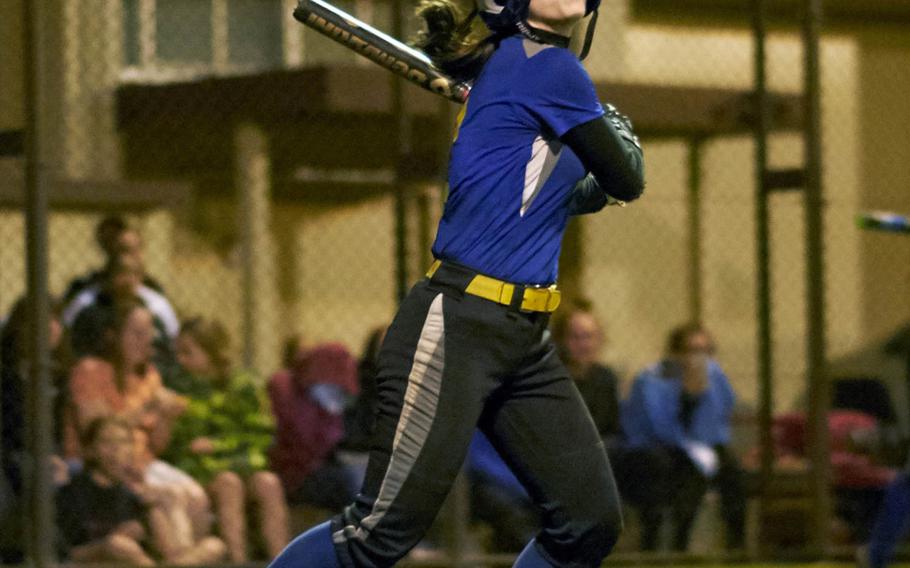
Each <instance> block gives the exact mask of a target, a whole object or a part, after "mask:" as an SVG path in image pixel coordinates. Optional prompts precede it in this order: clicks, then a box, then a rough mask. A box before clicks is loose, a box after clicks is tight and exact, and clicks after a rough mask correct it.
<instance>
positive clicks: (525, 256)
mask: <svg viewBox="0 0 910 568" xmlns="http://www.w3.org/2000/svg"><path fill="white" fill-rule="evenodd" d="M602 115H603V108H602V107H601V105H600V101H599V100H598V98H597V93H596V91H595V88H594V84H593V83H592V81H591V78H590V77H589V76H588V74H587V72H586V71H585V70H584V68H583V67H582V66H581V63H580V62H579V61H578V58H576V57H575V55H574V54H573V53H572V52H571V51H569V50H567V49H563V48H559V47H553V46H547V45H542V44H538V43H534V42H532V41H530V40H527V39H524V38H522V37H520V36H512V37H509V38H507V39H505V40H503V41H502V43H501V44H500V46H499V48H498V49H497V50H496V51H495V52H494V54H493V56H492V57H491V58H490V60H489V61H487V63H486V65H485V66H484V68H483V71H482V72H481V74H480V76H479V77H478V78H477V81H476V83H475V84H474V87H473V88H472V89H471V95H470V97H469V99H468V102H467V107H466V108H465V109H464V118H463V119H462V121H461V124H460V126H459V130H458V133H457V136H456V140H455V144H454V145H453V146H452V153H451V157H450V160H449V198H448V200H447V201H446V205H445V211H444V212H443V216H442V220H441V221H440V223H439V231H438V233H437V236H436V242H435V243H434V244H433V254H434V256H436V258H439V259H442V260H451V261H454V262H458V263H460V264H463V265H465V266H468V267H470V268H473V269H474V270H476V271H478V272H480V273H482V274H487V275H489V276H493V277H495V278H499V279H501V280H506V281H509V282H514V283H519V284H540V285H548V284H552V283H553V282H555V281H556V276H557V271H558V264H559V251H560V248H561V245H562V236H563V233H564V232H565V228H566V223H567V222H568V217H569V210H568V199H569V195H570V193H571V191H572V188H573V187H574V185H575V184H576V183H577V182H578V181H579V180H580V179H581V178H583V177H584V176H585V174H586V173H587V172H586V171H585V169H584V167H583V166H582V164H581V162H580V161H579V160H578V158H577V157H576V156H575V154H574V153H572V151H571V150H570V149H569V148H567V147H564V146H563V145H562V144H561V143H560V141H559V137H560V136H562V135H563V134H565V133H566V132H567V131H568V130H571V129H572V128H574V127H575V126H578V125H579V124H583V123H585V122H589V121H591V120H594V119H596V118H598V117H600V116H602Z"/></svg>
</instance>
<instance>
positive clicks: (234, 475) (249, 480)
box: [165, 318, 289, 563]
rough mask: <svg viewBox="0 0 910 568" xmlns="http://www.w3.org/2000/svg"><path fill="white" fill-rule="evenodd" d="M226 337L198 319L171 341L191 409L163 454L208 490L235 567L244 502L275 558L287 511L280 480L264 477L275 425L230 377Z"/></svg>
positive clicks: (242, 556)
mask: <svg viewBox="0 0 910 568" xmlns="http://www.w3.org/2000/svg"><path fill="white" fill-rule="evenodd" d="M229 343H230V342H229V337H228V334H227V331H225V329H224V327H223V326H222V325H221V324H220V323H218V322H217V321H208V320H204V319H201V318H196V319H192V320H189V321H187V322H186V323H184V324H183V327H182V328H181V330H180V335H179V336H178V338H177V360H178V362H179V364H180V372H179V373H178V374H177V376H176V377H175V379H174V383H173V386H174V388H175V390H176V391H177V392H179V393H180V394H183V395H185V396H187V397H188V398H189V406H188V408H187V411H186V413H184V414H183V415H182V416H181V417H180V418H179V419H178V420H177V422H176V424H175V426H174V431H173V437H172V441H171V445H170V448H169V450H168V452H167V453H166V454H165V456H166V457H168V458H169V459H170V460H171V461H173V463H174V464H176V465H177V466H178V467H179V468H180V469H182V470H183V471H186V472H187V473H189V474H190V475H192V476H193V477H194V478H195V479H196V480H197V481H199V482H201V483H204V484H206V487H207V488H208V491H209V494H210V495H211V497H212V500H213V502H214V506H215V511H216V518H217V519H218V524H219V527H220V532H221V536H222V538H223V539H224V541H225V542H226V543H227V546H228V552H229V557H230V559H231V561H233V562H237V563H240V562H246V561H247V560H248V554H247V515H246V501H247V497H249V498H250V501H251V502H252V503H253V505H254V506H255V508H256V512H257V513H258V515H257V516H258V520H259V522H258V529H259V530H258V531H257V532H258V533H261V536H262V541H263V542H264V544H265V548H266V550H265V552H266V554H267V555H268V557H269V558H274V557H275V556H276V555H278V553H279V552H281V550H282V549H283V548H284V547H285V546H286V545H287V543H288V540H289V535H288V511H287V504H286V502H285V499H284V490H283V489H282V486H281V482H280V481H279V479H278V477H277V476H276V475H275V474H274V473H272V472H270V471H266V467H267V466H268V460H267V456H266V452H267V449H268V447H269V446H270V445H271V443H272V438H273V436H274V431H275V427H274V423H273V421H272V417H271V415H270V413H269V409H268V401H267V399H266V398H265V392H264V390H263V389H260V388H259V387H258V386H257V385H256V382H255V380H254V378H253V376H252V375H250V374H249V373H247V372H243V371H237V370H235V369H232V366H231V360H230V344H229Z"/></svg>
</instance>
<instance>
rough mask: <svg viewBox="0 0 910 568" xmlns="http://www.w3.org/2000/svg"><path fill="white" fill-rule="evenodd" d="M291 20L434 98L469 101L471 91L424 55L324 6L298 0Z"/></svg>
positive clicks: (320, 0) (311, 1)
mask: <svg viewBox="0 0 910 568" xmlns="http://www.w3.org/2000/svg"><path fill="white" fill-rule="evenodd" d="M294 18H296V19H297V20H298V21H300V22H301V23H303V24H305V25H307V26H309V27H311V28H313V29H314V30H316V31H318V32H320V33H321V34H323V35H325V36H327V37H329V38H330V39H333V40H335V41H337V42H338V43H340V44H342V45H344V46H346V47H348V48H350V49H353V50H354V51H356V52H357V53H359V54H361V55H363V56H365V57H367V58H368V59H370V60H371V61H373V62H375V63H378V64H380V65H382V66H383V67H385V68H386V69H388V70H390V71H392V72H394V73H397V74H398V75H401V76H402V77H404V78H406V79H408V80H409V81H411V82H412V83H415V84H417V85H419V86H421V87H423V88H424V89H427V90H429V91H432V92H434V93H436V94H437V95H442V96H444V97H446V98H447V99H450V100H452V101H455V102H456V103H463V102H465V100H466V99H467V98H468V92H469V91H470V87H469V86H468V85H466V84H465V83H459V82H457V81H455V80H454V79H452V78H450V77H448V76H446V75H445V74H444V73H442V72H441V71H440V70H439V69H437V68H436V67H434V66H433V63H432V61H430V58H429V57H427V56H426V54H424V53H422V52H420V51H418V50H416V49H414V48H413V47H410V46H408V45H405V44H404V43H402V42H400V41H398V40H397V39H395V38H393V37H391V36H389V35H387V34H384V33H382V32H381V31H379V30H377V29H376V28H374V27H372V26H370V25H368V24H366V23H364V22H362V21H360V20H358V19H357V18H355V17H354V16H352V15H350V14H348V13H347V12H345V11H343V10H340V9H338V8H336V7H335V6H332V5H331V4H329V3H327V2H323V1H322V0H300V1H299V3H298V4H297V8H296V9H295V10H294Z"/></svg>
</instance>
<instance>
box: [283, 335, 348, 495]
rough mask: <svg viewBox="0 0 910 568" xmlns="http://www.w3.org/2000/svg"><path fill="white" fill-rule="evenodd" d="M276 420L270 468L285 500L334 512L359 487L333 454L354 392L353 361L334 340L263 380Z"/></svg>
mask: <svg viewBox="0 0 910 568" xmlns="http://www.w3.org/2000/svg"><path fill="white" fill-rule="evenodd" d="M268 390H269V397H270V399H271V402H272V411H273V412H274V414H275V418H276V422H277V431H276V433H275V445H274V446H273V447H272V453H271V456H270V457H271V465H272V469H273V470H274V471H275V472H276V473H277V474H278V476H279V477H280V478H281V481H282V483H283V484H284V488H285V491H286V493H287V495H288V499H289V500H290V502H292V503H305V504H309V505H312V506H316V507H322V508H325V509H330V510H333V511H340V510H341V508H342V507H344V506H345V505H347V504H348V503H349V502H350V501H351V499H353V498H354V494H355V493H356V491H357V490H358V489H359V485H360V479H358V475H357V474H356V473H355V468H352V467H351V466H349V465H347V464H345V463H343V462H342V461H341V460H339V459H338V456H337V453H336V449H337V447H338V444H339V442H340V441H341V440H342V438H343V437H344V416H343V415H344V409H345V406H346V405H347V404H348V402H349V399H350V397H353V396H355V395H356V394H357V392H358V389H357V363H356V361H355V360H354V358H353V357H352V356H351V354H350V352H349V351H348V350H347V348H345V347H344V346H343V345H341V344H338V343H325V344H322V345H317V346H316V347H313V348H312V349H309V350H307V351H305V352H303V353H300V354H298V357H297V358H296V360H295V361H294V365H293V367H291V368H289V369H282V370H281V371H278V372H277V373H275V374H274V375H273V376H272V377H271V378H270V379H269V384H268Z"/></svg>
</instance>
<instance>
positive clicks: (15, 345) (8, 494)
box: [0, 298, 66, 564]
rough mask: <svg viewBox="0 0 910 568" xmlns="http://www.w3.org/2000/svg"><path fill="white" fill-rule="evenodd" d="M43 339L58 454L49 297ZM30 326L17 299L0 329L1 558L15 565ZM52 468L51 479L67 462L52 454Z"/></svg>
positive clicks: (58, 396) (54, 316) (55, 332)
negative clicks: (47, 347) (45, 340)
mask: <svg viewBox="0 0 910 568" xmlns="http://www.w3.org/2000/svg"><path fill="white" fill-rule="evenodd" d="M50 304H51V307H52V309H51V313H50V321H49V330H48V342H49V344H50V350H51V369H50V371H51V373H50V374H51V391H50V398H51V399H52V400H53V402H52V405H53V409H54V411H53V417H54V425H53V426H54V436H53V441H54V445H55V448H54V452H55V454H56V453H58V452H59V443H60V439H61V435H60V432H61V424H62V416H63V408H64V405H65V399H66V397H65V396H64V395H65V393H66V389H65V383H66V370H65V360H66V356H65V354H64V353H63V350H62V349H61V348H60V347H61V341H60V339H61V336H62V328H61V326H60V319H59V313H58V310H57V307H58V306H56V303H55V302H54V300H53V299H51V300H50ZM31 329H32V326H31V322H30V318H29V314H28V303H27V302H26V299H25V298H22V299H20V300H19V301H17V302H16V304H15V305H14V306H13V309H12V311H11V312H10V315H9V318H7V321H6V324H5V325H4V326H3V329H2V333H0V403H2V408H0V418H2V445H0V450H2V459H0V461H2V466H3V469H2V475H0V489H2V491H0V500H2V502H0V562H2V563H5V564H17V563H20V562H22V561H23V560H24V558H23V550H22V542H23V539H22V535H21V529H22V526H23V522H22V518H23V512H22V510H21V506H22V504H23V503H22V498H23V489H24V488H23V485H24V483H23V465H24V463H25V460H26V457H25V452H26V442H25V440H26V436H25V430H26V425H25V415H26V407H25V401H26V396H27V390H28V379H29V377H28V375H27V373H28V369H29V367H30V363H29V354H28V349H27V342H28V337H29V334H30V332H31ZM52 459H53V461H52V464H51V467H53V468H54V471H55V481H60V479H61V478H62V477H65V475H66V464H64V463H63V462H62V460H61V459H60V458H59V457H58V456H57V455H55V456H54V457H53V458H52Z"/></svg>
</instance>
